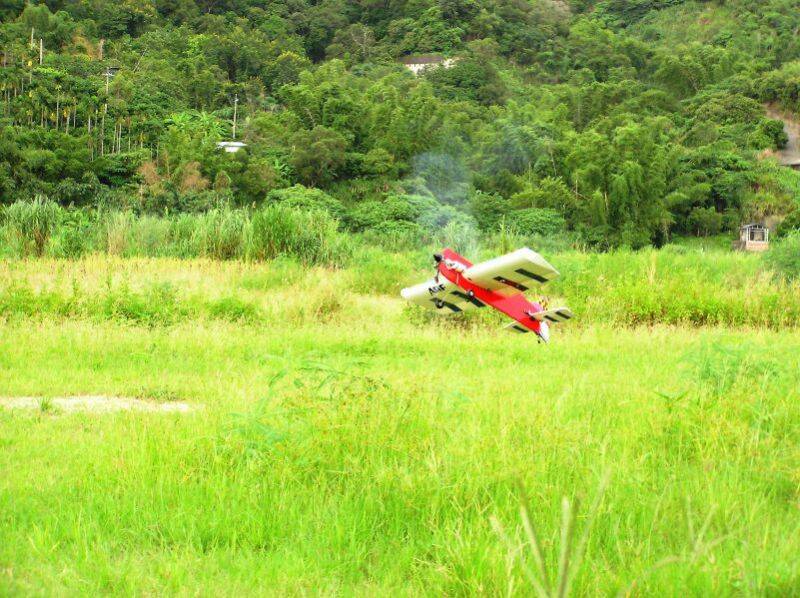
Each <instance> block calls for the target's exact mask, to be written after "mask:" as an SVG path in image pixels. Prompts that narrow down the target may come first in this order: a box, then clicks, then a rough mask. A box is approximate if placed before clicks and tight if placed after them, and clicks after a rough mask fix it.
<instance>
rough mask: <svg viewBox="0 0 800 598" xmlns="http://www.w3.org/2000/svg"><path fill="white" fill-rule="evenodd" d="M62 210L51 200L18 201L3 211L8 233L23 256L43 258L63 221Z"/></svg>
mask: <svg viewBox="0 0 800 598" xmlns="http://www.w3.org/2000/svg"><path fill="white" fill-rule="evenodd" d="M61 216H62V210H61V208H60V207H59V206H58V205H57V204H56V203H54V202H52V201H50V200H49V199H47V198H45V197H42V196H37V197H36V198H35V199H34V200H33V201H17V202H15V203H13V204H11V205H10V206H6V207H5V208H4V209H3V220H4V221H5V229H6V233H7V234H8V235H9V237H10V239H9V241H10V242H11V243H12V244H14V245H16V247H17V248H18V251H19V253H20V254H21V255H36V256H41V255H42V254H44V250H45V248H46V247H47V243H48V241H49V240H50V237H51V235H52V234H53V231H54V230H55V228H56V226H57V225H58V223H59V221H60V220H61Z"/></svg>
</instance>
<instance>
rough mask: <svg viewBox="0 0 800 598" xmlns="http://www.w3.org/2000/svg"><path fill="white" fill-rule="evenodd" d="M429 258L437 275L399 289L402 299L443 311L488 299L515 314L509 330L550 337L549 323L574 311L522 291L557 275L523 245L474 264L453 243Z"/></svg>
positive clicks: (487, 302)
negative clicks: (531, 296)
mask: <svg viewBox="0 0 800 598" xmlns="http://www.w3.org/2000/svg"><path fill="white" fill-rule="evenodd" d="M433 258H434V261H435V262H436V275H435V276H434V277H433V278H432V279H431V280H429V281H427V282H423V283H420V284H418V285H415V286H413V287H408V288H405V289H403V290H402V292H401V293H400V294H401V295H402V297H403V298H404V299H406V300H408V301H410V302H411V303H415V304H417V305H421V306H422V307H425V308H428V309H432V310H437V311H439V312H440V313H445V314H453V313H460V312H464V311H468V310H471V309H478V308H481V307H486V306H487V305H488V306H490V307H493V308H494V309H496V310H498V311H500V312H502V313H504V314H505V315H507V316H508V317H510V318H511V319H512V320H513V322H511V323H509V324H508V325H507V326H506V329H507V330H509V331H511V332H518V333H523V334H524V333H527V332H534V333H536V335H537V336H538V337H539V338H540V339H541V340H542V341H544V342H547V341H548V340H549V339H550V324H553V323H556V322H565V321H567V320H569V319H570V318H572V317H573V313H572V312H571V311H570V310H569V309H568V308H566V307H556V308H549V307H548V305H547V300H544V299H543V300H541V301H538V302H537V301H530V300H528V299H527V298H526V297H525V292H526V291H529V290H530V289H531V288H533V287H534V286H539V285H544V284H545V283H547V282H549V281H551V280H553V279H554V278H556V277H557V276H558V275H559V273H558V270H556V269H555V268H553V266H551V265H550V264H549V263H548V262H547V260H545V259H544V258H543V257H542V256H541V255H539V254H538V253H536V252H535V251H533V250H532V249H528V248H527V247H523V248H522V249H517V250H516V251H513V252H511V253H508V254H506V255H503V256H500V257H496V258H494V259H491V260H488V261H486V262H481V263H479V264H472V263H471V262H470V261H469V260H467V259H466V258H464V257H462V256H460V255H458V254H457V253H456V252H455V251H453V250H452V249H445V250H444V251H442V253H437V254H436V255H434V256H433Z"/></svg>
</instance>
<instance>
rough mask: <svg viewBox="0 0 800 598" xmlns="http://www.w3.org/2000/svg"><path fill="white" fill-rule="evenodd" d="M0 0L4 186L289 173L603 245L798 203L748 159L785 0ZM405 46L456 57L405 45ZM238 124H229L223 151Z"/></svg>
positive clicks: (180, 195) (757, 142)
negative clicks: (265, 1)
mask: <svg viewBox="0 0 800 598" xmlns="http://www.w3.org/2000/svg"><path fill="white" fill-rule="evenodd" d="M7 4H8V5H7V6H5V5H4V6H2V7H0V42H2V43H1V44H0V46H1V47H2V48H3V53H2V56H3V57H2V60H3V67H2V68H1V69H0V103H2V110H1V111H0V198H1V199H0V201H2V202H3V203H13V202H14V201H19V200H27V199H28V198H30V197H33V196H35V195H36V194H44V195H47V196H48V197H50V198H51V199H52V200H53V201H55V202H57V203H58V204H59V205H61V206H62V207H68V206H84V207H89V208H99V207H107V206H105V205H104V204H105V203H106V200H107V198H109V197H116V198H124V199H123V201H119V202H117V205H115V206H114V207H116V208H118V209H123V210H125V209H128V210H132V211H134V212H148V213H153V214H161V213H164V212H165V211H168V212H193V213H199V212H206V211H209V210H220V209H223V206H226V205H229V206H253V205H254V204H255V205H260V204H261V202H262V201H263V200H264V199H265V197H267V196H270V194H272V193H275V192H278V193H283V191H284V190H291V191H286V193H288V194H289V195H287V196H286V197H289V196H291V197H292V199H291V200H290V204H293V203H297V205H298V206H301V207H306V206H307V205H308V206H311V205H315V204H316V203H318V202H317V199H320V198H321V196H319V195H318V196H317V199H312V198H310V197H301V195H302V194H301V193H300V192H299V188H298V187H297V185H303V186H305V187H307V188H309V189H316V190H318V192H319V193H326V194H328V195H329V196H331V198H332V200H327V199H325V200H324V201H323V203H324V204H325V207H324V209H326V210H329V211H331V213H332V214H333V215H334V216H335V217H336V218H337V219H340V220H341V221H342V222H344V223H346V224H347V225H348V226H349V227H350V228H352V229H353V230H358V231H367V230H371V231H372V232H373V233H374V234H375V235H380V234H382V233H381V231H383V232H386V231H389V230H390V229H391V230H392V231H394V232H397V231H398V230H399V228H404V229H405V230H406V232H407V233H408V234H410V235H411V236H415V235H416V236H419V235H417V232H420V233H421V234H424V235H427V234H430V233H431V232H432V231H431V222H430V219H428V220H427V221H425V222H422V221H418V220H417V219H416V218H411V217H401V218H398V217H397V214H396V211H395V210H394V209H393V208H392V209H388V210H386V211H385V213H384V214H383V216H385V218H383V216H382V215H381V214H382V212H381V210H382V209H383V208H378V207H376V206H379V205H382V204H384V203H387V202H388V203H390V204H391V203H392V202H393V201H394V199H393V196H395V195H404V194H407V195H410V196H411V195H413V196H433V197H435V198H436V200H437V201H438V202H439V203H440V204H443V205H449V206H452V207H453V208H454V209H455V210H456V211H458V212H460V213H461V214H465V215H469V216H472V217H474V218H475V220H476V221H477V223H478V225H479V228H480V230H481V231H483V232H488V233H489V234H494V232H495V231H497V229H498V226H500V224H501V223H502V222H505V221H507V222H508V223H509V224H510V223H511V222H512V221H514V220H515V219H519V218H520V217H522V218H525V217H524V216H520V215H519V214H517V215H514V214H512V212H514V211H516V210H523V209H532V208H536V209H552V210H556V211H558V212H559V213H560V214H561V216H562V217H563V219H564V221H565V223H566V226H567V228H568V229H569V230H570V231H571V234H574V235H577V236H579V237H580V238H581V240H582V241H583V242H586V243H589V244H591V245H594V246H596V247H599V248H610V247H618V246H623V245H627V246H631V247H642V246H646V245H648V244H655V245H661V244H663V243H665V242H667V241H668V239H669V237H670V236H671V235H673V234H695V235H696V234H700V235H705V234H714V233H715V232H716V231H719V230H726V229H728V228H730V227H731V226H734V225H736V224H737V223H738V221H741V220H743V219H750V218H753V217H761V216H763V215H772V214H784V213H787V212H789V211H791V208H792V207H793V206H792V205H791V202H792V201H793V199H792V194H791V192H790V190H789V187H790V186H791V185H787V184H784V182H781V181H780V180H779V179H781V178H787V177H781V176H780V175H777V174H776V173H775V172H773V171H770V170H769V168H766V167H764V165H763V163H761V162H760V161H759V160H758V156H759V154H760V153H761V152H763V151H767V152H773V151H775V150H779V149H780V148H782V147H783V146H784V145H786V143H787V137H786V134H785V132H784V130H783V126H782V123H781V121H780V120H776V119H775V118H774V117H775V115H776V110H777V109H778V108H779V107H782V108H784V109H788V110H797V109H799V107H800V91H799V90H800V85H798V83H797V81H798V68H800V67H798V64H800V43H798V42H797V39H796V35H795V34H794V32H796V30H797V28H798V26H800V20H798V19H799V18H798V16H797V14H796V13H795V12H792V11H791V10H787V8H786V5H785V2H783V1H782V0H769V1H768V2H767V3H766V4H763V3H762V5H758V6H756V5H755V4H753V3H752V2H747V1H746V0H735V1H734V2H733V3H732V4H731V5H730V6H728V5H724V6H723V5H720V4H718V3H684V2H673V1H668V2H666V1H665V2H647V1H641V2H638V1H637V2H633V3H625V2H617V1H612V0H608V1H603V2H583V1H575V2H570V3H565V2H555V1H552V0H541V1H539V2H533V3H522V4H519V3H518V4H513V3H509V2H505V1H501V0H481V1H480V2H466V1H461V0H452V1H451V0H442V1H440V2H438V3H425V2H423V3H421V4H413V3H412V4H402V3H401V4H398V5H396V6H395V5H392V6H388V5H387V6H381V7H377V6H370V7H364V6H362V5H359V4H357V3H355V2H353V1H352V0H343V1H341V2H324V3H315V2H309V1H308V0H299V1H298V2H296V3H295V4H291V5H290V4H287V3H285V2H283V1H281V2H277V3H271V4H270V5H269V6H266V7H265V6H261V4H258V3H255V2H254V1H253V0H241V1H240V2H227V1H226V2H221V3H219V2H218V3H206V4H203V3H201V2H195V1H194V0H187V1H185V2H180V3H174V2H173V3H169V2H167V3H155V4H153V3H147V2H145V3H140V2H136V1H127V0H126V1H125V2H120V3H117V4H108V3H102V2H97V1H95V0H92V1H88V0H87V1H86V2H73V3H58V2H56V3H47V4H36V5H24V4H23V3H20V2H11V3H7ZM698 23H700V24H702V23H706V24H707V26H705V25H703V26H701V25H698ZM32 33H33V40H31V34H32ZM39 39H41V40H42V48H43V54H42V57H41V61H40V57H39V47H38V46H39V43H38V40H39ZM755 40H759V41H755ZM419 54H433V55H435V56H440V57H442V58H446V59H447V62H446V63H445V64H444V65H441V66H432V67H430V68H427V69H425V70H424V71H423V72H422V73H420V74H419V75H418V76H414V75H412V74H410V73H409V72H408V71H407V70H406V69H405V68H404V67H403V66H400V65H399V61H400V60H401V59H405V60H407V61H411V62H413V61H414V60H416V59H417V58H419V56H418V55H419ZM764 102H768V103H769V104H770V112H769V114H770V117H767V115H766V114H765V111H764V107H763V106H762V103H764ZM234 121H235V123H234ZM234 124H235V130H234ZM234 134H235V137H236V140H240V141H242V142H243V143H244V144H245V145H244V147H243V148H242V149H239V150H238V151H237V152H235V153H228V152H224V151H222V150H221V149H220V148H219V147H218V145H217V144H218V143H219V142H221V141H230V140H232V139H233V137H234ZM272 197H273V200H274V198H277V197H282V196H280V195H272ZM273 200H270V201H273ZM336 200H338V201H340V202H342V204H343V205H344V206H346V208H339V207H338V206H335V205H334V203H333V202H334V201H336ZM280 201H283V200H280ZM362 204H363V205H362ZM434 212H436V210H430V213H434ZM213 218H215V216H212V217H211V219H213ZM454 218H455V216H454V214H453V213H451V212H448V213H445V212H441V213H438V214H434V215H433V220H434V221H436V222H437V224H436V226H440V227H444V226H448V223H449V222H451V221H452V220H453V219H454ZM396 222H405V223H407V224H392V223H396ZM408 223H411V224H415V225H417V226H418V227H419V229H414V228H413V227H412V226H410V224H408ZM387 227H388V228H387ZM398 227H399V228H398ZM415 231H416V232H415ZM394 232H392V234H394ZM67 244H69V242H68V243H67ZM65 247H66V246H65ZM73 249H74V248H73ZM73 249H69V250H65V251H67V252H71V251H73Z"/></svg>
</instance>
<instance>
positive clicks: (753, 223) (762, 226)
mask: <svg viewBox="0 0 800 598" xmlns="http://www.w3.org/2000/svg"><path fill="white" fill-rule="evenodd" d="M739 228H740V229H742V228H767V227H766V226H764V225H763V224H759V223H758V222H751V223H749V224H743V225H742V226H740V227H739Z"/></svg>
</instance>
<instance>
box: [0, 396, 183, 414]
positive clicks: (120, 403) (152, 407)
mask: <svg viewBox="0 0 800 598" xmlns="http://www.w3.org/2000/svg"><path fill="white" fill-rule="evenodd" d="M0 408H1V409H39V410H42V411H47V410H50V409H53V410H55V411H63V412H77V411H88V412H92V413H113V412H118V411H147V412H151V413H189V412H191V411H196V410H197V406H193V405H189V404H188V403H183V402H180V401H170V402H168V403H159V402H156V401H147V400H144V399H134V398H130V397H116V396H110V395H85V396H72V397H0Z"/></svg>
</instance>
